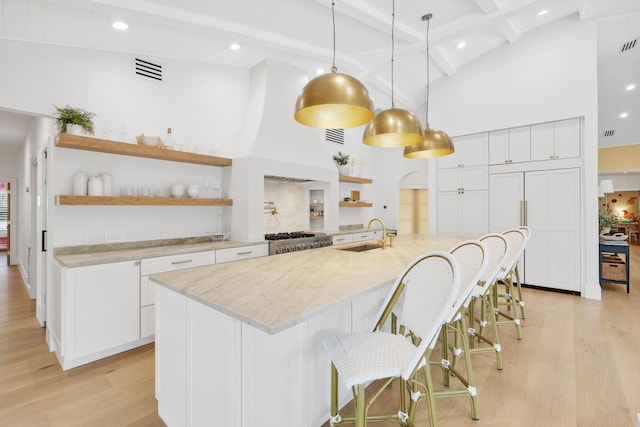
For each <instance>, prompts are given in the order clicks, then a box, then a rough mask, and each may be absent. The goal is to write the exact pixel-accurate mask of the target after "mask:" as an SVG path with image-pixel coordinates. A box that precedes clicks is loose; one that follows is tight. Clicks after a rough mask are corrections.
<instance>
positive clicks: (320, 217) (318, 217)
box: [309, 215, 324, 220]
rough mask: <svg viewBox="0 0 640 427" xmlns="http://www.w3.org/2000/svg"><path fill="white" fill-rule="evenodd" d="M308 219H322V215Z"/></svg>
mask: <svg viewBox="0 0 640 427" xmlns="http://www.w3.org/2000/svg"><path fill="white" fill-rule="evenodd" d="M309 218H310V219H312V220H313V219H323V218H324V215H318V216H311V217H309Z"/></svg>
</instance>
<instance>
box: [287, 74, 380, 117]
mask: <svg viewBox="0 0 640 427" xmlns="http://www.w3.org/2000/svg"><path fill="white" fill-rule="evenodd" d="M374 115H375V114H374V112H373V101H372V100H371V97H370V96H369V91H368V90H367V88H366V87H365V86H364V85H363V84H362V83H360V81H359V80H358V79H356V78H355V77H351V76H349V75H347V74H342V73H338V72H335V71H333V72H331V73H328V74H323V75H321V76H318V77H316V78H314V79H313V80H311V81H310V82H309V83H307V84H306V85H305V86H304V88H302V92H301V93H300V95H298V100H297V101H296V107H295V113H294V115H293V117H294V118H295V119H296V121H297V122H299V123H301V124H303V125H305V126H310V127H315V128H324V129H343V128H352V127H356V126H362V125H364V124H366V123H368V122H370V121H371V119H373V117H374Z"/></svg>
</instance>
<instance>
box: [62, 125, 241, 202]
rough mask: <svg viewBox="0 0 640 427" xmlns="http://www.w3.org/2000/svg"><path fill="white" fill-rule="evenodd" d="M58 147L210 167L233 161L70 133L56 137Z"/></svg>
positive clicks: (229, 164)
mask: <svg viewBox="0 0 640 427" xmlns="http://www.w3.org/2000/svg"><path fill="white" fill-rule="evenodd" d="M56 147H62V148H75V149H76V150H86V151H97V152H100V153H110V154H121V155H125V156H134V157H147V158H150V159H158V160H170V161H174V162H183V163H195V164H200V165H208V166H231V159H227V158H224V157H216V156H207V155H204V154H197V153H186V152H184V151H175V150H167V149H164V148H159V147H150V146H146V145H137V144H128V143H125V142H118V141H110V140H106V139H99V138H91V137H88V136H82V135H70V134H68V133H61V134H58V136H56ZM195 200H198V199H195ZM200 200H202V199H200Z"/></svg>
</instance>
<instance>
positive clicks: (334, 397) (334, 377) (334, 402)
mask: <svg viewBox="0 0 640 427" xmlns="http://www.w3.org/2000/svg"><path fill="white" fill-rule="evenodd" d="M338 409H339V408H338V370H337V369H336V366H335V365H334V364H333V363H331V420H336V421H337V423H339V422H340V421H339V417H338ZM331 425H334V422H333V421H332V423H331Z"/></svg>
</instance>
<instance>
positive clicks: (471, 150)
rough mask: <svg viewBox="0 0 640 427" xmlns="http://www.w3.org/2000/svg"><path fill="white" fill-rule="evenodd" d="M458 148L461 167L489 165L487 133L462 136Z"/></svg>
mask: <svg viewBox="0 0 640 427" xmlns="http://www.w3.org/2000/svg"><path fill="white" fill-rule="evenodd" d="M460 146H461V147H460V160H461V164H462V167H469V166H486V165H488V164H489V134H488V133H487V132H483V133H477V134H473V135H466V136H464V137H463V138H462V140H461V144H460Z"/></svg>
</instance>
